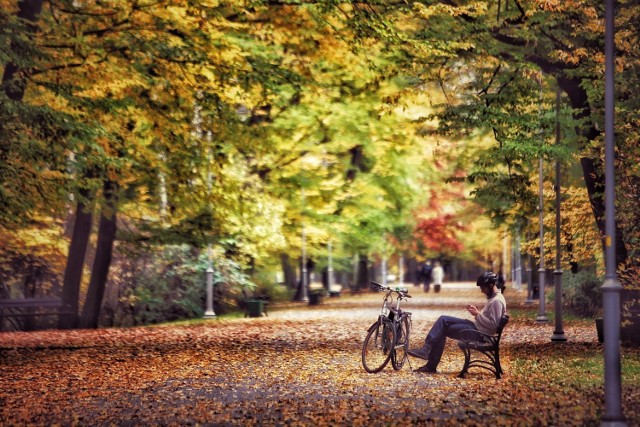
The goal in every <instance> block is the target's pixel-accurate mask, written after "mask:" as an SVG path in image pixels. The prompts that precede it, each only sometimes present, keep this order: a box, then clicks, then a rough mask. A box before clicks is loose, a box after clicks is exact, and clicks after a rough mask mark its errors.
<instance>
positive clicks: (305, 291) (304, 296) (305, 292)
mask: <svg viewBox="0 0 640 427" xmlns="http://www.w3.org/2000/svg"><path fill="white" fill-rule="evenodd" d="M300 199H301V203H302V210H303V211H304V190H303V189H300ZM301 237H302V243H301V246H302V266H301V274H302V278H301V280H300V281H301V283H302V289H301V293H300V301H302V302H309V284H308V283H307V234H306V230H305V228H304V218H303V219H302V235H301Z"/></svg>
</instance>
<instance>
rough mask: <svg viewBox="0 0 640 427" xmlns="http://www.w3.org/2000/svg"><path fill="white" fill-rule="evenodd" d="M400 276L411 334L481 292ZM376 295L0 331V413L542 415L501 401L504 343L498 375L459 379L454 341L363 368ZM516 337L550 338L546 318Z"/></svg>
mask: <svg viewBox="0 0 640 427" xmlns="http://www.w3.org/2000/svg"><path fill="white" fill-rule="evenodd" d="M410 289H411V293H412V294H414V298H412V299H411V300H410V302H408V303H407V304H406V305H405V306H404V307H405V308H406V309H407V310H409V311H411V312H412V313H413V319H414V332H415V333H414V335H413V339H412V342H413V343H414V345H419V343H420V342H421V341H422V339H423V337H424V333H426V330H428V327H429V326H430V323H431V322H432V321H433V320H435V319H436V318H437V316H438V315H440V314H442V313H447V314H453V315H458V316H463V315H464V314H465V313H464V310H463V307H464V304H466V303H468V302H475V303H482V301H483V297H482V295H481V294H480V293H479V292H478V290H477V288H475V287H474V286H472V284H471V285H470V284H455V285H454V284H452V285H451V286H449V287H447V286H445V287H444V288H443V290H442V292H441V293H440V294H437V295H435V294H433V293H431V294H425V293H423V292H421V291H420V290H419V288H412V287H410ZM507 296H508V293H507ZM512 297H513V298H514V300H515V299H518V300H520V299H522V298H523V297H521V296H520V295H518V294H515V292H514V293H513V296H512ZM508 300H509V298H508ZM380 303H381V294H375V293H362V294H358V295H353V296H351V295H343V296H341V297H338V298H326V299H325V300H324V301H323V303H322V304H321V305H319V306H307V305H304V304H299V303H298V304H286V305H283V306H281V307H273V308H272V309H271V310H270V311H269V316H268V317H263V318H253V319H252V318H246V319H214V320H207V321H202V322H199V323H195V324H188V325H183V326H180V325H171V326H167V325H163V326H156V327H146V328H129V329H103V330H97V331H44V332H34V333H5V334H0V356H1V359H0V426H9V425H92V426H93V425H211V426H219V425H222V426H225V425H228V426H235V425H242V426H244V425H267V426H268V425H295V426H307V425H309V426H315V425H349V426H351V425H354V426H377V425H390V424H394V425H536V424H538V425H545V422H544V420H545V418H544V417H545V415H544V411H543V412H540V410H539V408H538V407H536V405H540V404H541V402H540V400H541V399H540V400H538V399H533V398H532V399H531V400H530V401H529V402H520V403H519V404H518V405H517V406H513V405H505V404H504V396H513V395H514V393H516V392H517V393H518V394H519V393H527V390H528V388H527V387H529V386H527V385H526V384H522V383H520V382H519V381H520V380H519V377H518V376H517V375H516V374H515V373H514V374H513V375H511V374H510V373H511V371H512V370H514V369H515V368H517V366H514V364H513V363H512V358H511V357H510V354H509V350H507V351H506V352H505V355H504V356H505V357H504V362H503V366H504V368H505V371H506V372H507V375H506V376H505V378H504V379H502V380H499V381H498V380H495V379H494V378H493V377H492V376H491V375H490V374H488V373H485V372H484V371H482V372H477V373H472V374H471V375H469V376H468V378H467V379H459V378H457V376H456V374H457V373H458V372H459V370H460V368H461V367H462V354H461V352H460V351H459V350H457V348H454V344H453V343H450V344H448V348H447V350H446V352H445V357H444V358H443V361H442V363H441V365H440V367H439V373H438V374H435V375H427V374H420V373H414V372H412V370H411V369H410V368H411V367H413V368H415V367H416V366H417V364H416V362H415V360H414V361H413V362H412V366H406V367H405V368H403V369H402V370H400V371H393V369H392V368H391V367H387V368H385V370H383V371H382V372H380V373H378V374H367V373H366V372H365V371H364V370H363V369H362V366H361V361H360V350H361V345H362V341H363V339H364V335H365V334H366V330H367V327H368V326H369V325H370V324H371V323H372V322H373V321H374V320H375V318H376V316H377V313H378V310H379V306H380ZM570 328H573V329H571V330H570V331H568V333H571V334H581V336H582V337H583V338H582V339H583V340H586V341H591V340H595V333H593V336H591V335H589V332H588V331H582V330H580V328H582V326H580V325H578V326H575V327H574V326H570ZM513 329H514V331H515V330H516V327H514V328H513ZM513 336H514V337H515V336H517V334H513ZM526 336H527V338H526V339H527V340H530V341H535V340H541V341H548V328H546V329H543V328H539V331H536V328H535V327H533V328H528V331H527V335H526ZM573 336H576V335H573ZM508 338H509V334H508V333H506V336H505V339H508ZM510 340H515V338H510ZM535 393H539V392H537V391H535V390H531V391H530V393H529V394H531V396H534V395H535ZM543 397H544V396H543ZM558 398H564V396H560V397H558ZM556 403H557V402H555V401H554V399H552V400H551V401H550V402H549V401H546V400H545V401H544V403H542V404H543V405H545V406H548V405H556ZM523 411H524V412H523ZM585 416H586V417H587V420H589V419H597V418H594V415H593V414H589V412H588V411H587V412H586V413H585V410H584V409H582V415H579V414H575V413H571V412H569V413H568V414H564V415H563V417H564V418H562V419H569V420H576V423H575V424H571V423H570V424H564V425H589V423H588V422H587V423H585V422H584V421H585ZM541 417H542V418H541ZM540 423H542V424H540ZM556 425H563V424H562V423H560V424H558V423H556ZM594 425H595V424H594Z"/></svg>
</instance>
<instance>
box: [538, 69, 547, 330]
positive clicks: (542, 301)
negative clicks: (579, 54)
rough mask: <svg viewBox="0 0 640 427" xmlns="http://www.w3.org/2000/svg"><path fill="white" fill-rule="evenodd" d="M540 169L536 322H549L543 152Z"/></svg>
mask: <svg viewBox="0 0 640 427" xmlns="http://www.w3.org/2000/svg"><path fill="white" fill-rule="evenodd" d="M539 83H540V108H542V76H541V77H540V80H539ZM543 140H544V138H543V132H542V129H540V145H542V143H543ZM539 166H540V170H539V173H538V187H539V188H538V193H539V194H538V195H539V198H540V200H539V202H538V209H539V211H540V268H539V269H538V273H539V279H538V297H539V298H540V310H539V311H538V317H537V318H536V322H538V323H547V322H549V319H548V318H547V313H546V306H545V303H546V300H545V297H544V285H545V280H546V279H545V268H544V191H543V190H544V164H543V160H542V153H540V160H539Z"/></svg>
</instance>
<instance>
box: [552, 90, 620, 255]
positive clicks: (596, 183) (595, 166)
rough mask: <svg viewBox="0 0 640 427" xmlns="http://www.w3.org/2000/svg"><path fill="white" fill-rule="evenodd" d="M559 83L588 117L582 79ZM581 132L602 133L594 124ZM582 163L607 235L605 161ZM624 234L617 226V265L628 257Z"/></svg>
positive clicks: (579, 113) (589, 138)
mask: <svg viewBox="0 0 640 427" xmlns="http://www.w3.org/2000/svg"><path fill="white" fill-rule="evenodd" d="M558 84H559V85H560V87H561V88H562V90H563V91H565V93H567V95H568V97H569V101H570V103H571V107H572V108H574V110H575V111H577V113H576V119H585V118H588V117H589V116H590V113H591V107H590V105H589V101H588V97H587V93H586V92H585V90H584V89H583V88H582V87H581V86H580V81H579V80H578V79H575V78H559V79H558ZM581 133H582V135H583V136H584V137H585V138H586V139H587V141H593V140H594V139H595V138H596V137H597V136H598V135H599V134H600V132H599V131H598V129H596V127H595V125H593V124H592V125H591V126H589V128H588V129H587V130H586V131H582V132H581ZM580 164H581V166H582V173H583V176H584V182H585V185H586V187H587V193H588V194H589V201H590V202H591V210H592V212H593V215H594V218H595V222H596V224H597V226H598V229H599V231H600V235H601V236H605V235H606V230H605V220H604V213H605V208H604V190H605V177H604V166H603V162H602V161H599V160H596V159H592V158H588V157H583V158H581V159H580ZM622 234H623V233H622V230H621V229H620V227H618V226H616V265H620V264H623V263H624V262H625V261H626V260H627V257H628V253H627V248H626V246H625V244H624V239H623V235H622ZM602 245H603V250H604V240H603V241H602Z"/></svg>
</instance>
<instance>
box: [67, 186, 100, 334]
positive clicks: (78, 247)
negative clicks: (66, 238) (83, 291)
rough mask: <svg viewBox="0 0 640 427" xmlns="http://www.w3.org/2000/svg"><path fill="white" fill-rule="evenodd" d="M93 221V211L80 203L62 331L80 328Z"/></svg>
mask: <svg viewBox="0 0 640 427" xmlns="http://www.w3.org/2000/svg"><path fill="white" fill-rule="evenodd" d="M84 195H86V192H84V194H83V196H84ZM92 221H93V214H92V213H91V211H90V210H88V209H87V207H86V206H85V204H84V203H82V202H78V204H77V206H76V215H75V221H74V225H73V235H72V236H71V244H70V245H69V254H68V255H67V266H66V268H65V271H64V282H63V285H62V303H63V304H64V305H65V306H66V308H67V309H68V312H67V313H64V314H62V315H61V316H60V318H59V320H58V328H60V329H74V328H77V327H78V300H79V298H80V284H81V283H82V270H83V267H84V259H85V255H86V253H87V245H88V244H89V236H90V235H91V223H92Z"/></svg>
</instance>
